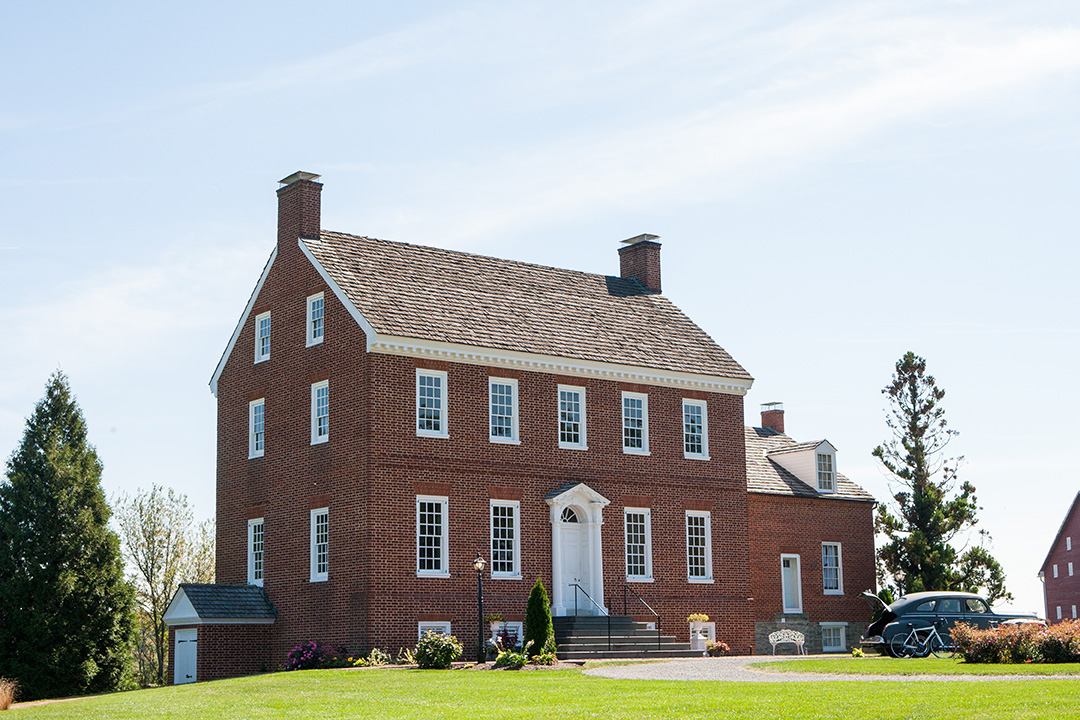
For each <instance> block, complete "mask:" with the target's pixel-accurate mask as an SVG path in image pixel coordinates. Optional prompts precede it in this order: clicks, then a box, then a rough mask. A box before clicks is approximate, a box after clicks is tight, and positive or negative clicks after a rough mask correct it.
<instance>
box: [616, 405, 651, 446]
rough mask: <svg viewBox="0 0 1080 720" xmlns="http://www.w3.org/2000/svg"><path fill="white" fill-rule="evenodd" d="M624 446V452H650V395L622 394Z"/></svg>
mask: <svg viewBox="0 0 1080 720" xmlns="http://www.w3.org/2000/svg"><path fill="white" fill-rule="evenodd" d="M622 447H623V452H624V453H631V454H637V455H648V454H649V396H648V395H642V394H641V393H630V392H624V393H623V394H622Z"/></svg>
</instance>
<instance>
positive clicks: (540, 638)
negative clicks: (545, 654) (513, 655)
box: [523, 578, 555, 648]
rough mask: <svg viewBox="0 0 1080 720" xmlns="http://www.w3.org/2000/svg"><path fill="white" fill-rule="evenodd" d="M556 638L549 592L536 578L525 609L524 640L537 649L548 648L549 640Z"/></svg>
mask: <svg viewBox="0 0 1080 720" xmlns="http://www.w3.org/2000/svg"><path fill="white" fill-rule="evenodd" d="M554 637H555V626H554V625H553V624H552V622H551V607H550V605H549V604H548V596H547V590H545V589H544V583H543V582H541V580H540V578H536V584H535V585H533V589H532V592H530V593H529V603H528V605H526V607H525V637H524V638H523V640H524V641H525V642H526V643H528V642H530V641H531V642H532V646H533V647H536V648H546V647H547V643H548V640H549V639H551V638H554Z"/></svg>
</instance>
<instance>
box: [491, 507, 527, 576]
mask: <svg viewBox="0 0 1080 720" xmlns="http://www.w3.org/2000/svg"><path fill="white" fill-rule="evenodd" d="M496 506H498V507H509V508H513V509H514V547H513V551H512V552H513V554H514V571H513V572H495V570H494V568H495V560H494V557H495V556H494V551H493V550H492V549H490V548H491V543H492V542H493V541H494V540H495V513H494V508H495V507H496ZM488 547H489V551H488V553H489V554H488V557H490V558H492V562H491V567H492V570H491V577H492V578H494V579H499V580H520V579H521V503H520V502H518V501H517V500H492V501H491V502H490V503H489V505H488Z"/></svg>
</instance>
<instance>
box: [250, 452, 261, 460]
mask: <svg viewBox="0 0 1080 720" xmlns="http://www.w3.org/2000/svg"><path fill="white" fill-rule="evenodd" d="M262 456H263V453H259V454H258V455H248V460H256V459H258V458H261V457H262Z"/></svg>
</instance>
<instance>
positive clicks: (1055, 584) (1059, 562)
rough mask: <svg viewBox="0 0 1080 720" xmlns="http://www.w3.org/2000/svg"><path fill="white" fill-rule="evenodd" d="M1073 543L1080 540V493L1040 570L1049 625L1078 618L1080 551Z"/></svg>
mask: <svg viewBox="0 0 1080 720" xmlns="http://www.w3.org/2000/svg"><path fill="white" fill-rule="evenodd" d="M1074 541H1080V493H1077V494H1076V497H1075V498H1073V502H1072V505H1070V506H1069V511H1068V512H1066V513H1065V519H1064V520H1062V521H1061V527H1060V528H1058V531H1057V535H1055V536H1054V542H1053V543H1051V545H1050V551H1049V552H1048V553H1047V554H1046V560H1044V561H1043V564H1042V568H1041V569H1040V570H1039V579H1040V580H1042V581H1043V600H1044V602H1045V603H1046V621H1047V622H1048V623H1056V622H1060V621H1062V620H1067V619H1072V618H1076V617H1077V614H1076V608H1077V606H1080V550H1073V543H1074Z"/></svg>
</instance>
